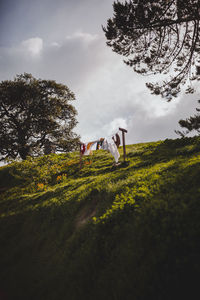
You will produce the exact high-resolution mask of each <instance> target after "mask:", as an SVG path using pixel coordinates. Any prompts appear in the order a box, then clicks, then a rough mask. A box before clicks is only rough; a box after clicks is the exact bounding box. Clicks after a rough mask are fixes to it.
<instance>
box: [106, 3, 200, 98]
mask: <svg viewBox="0 0 200 300" xmlns="http://www.w3.org/2000/svg"><path fill="white" fill-rule="evenodd" d="M113 10H114V16H113V18H110V19H108V21H107V26H106V27H103V30H104V32H105V36H106V38H107V45H108V46H109V47H111V48H112V50H113V51H114V52H116V53H118V54H120V55H123V56H124V57H125V58H126V59H125V60H124V62H125V63H126V64H127V65H128V66H130V67H132V68H133V69H134V71H135V72H137V73H139V74H142V75H150V74H153V75H155V74H161V73H162V74H163V78H162V82H156V83H146V85H147V87H148V88H149V89H150V90H151V92H152V94H156V95H161V96H162V97H165V98H167V100H168V101H170V100H171V99H172V98H173V97H176V96H177V95H178V93H179V92H180V89H181V85H185V83H186V82H187V80H188V79H189V80H195V79H198V76H196V73H195V65H196V67H197V73H198V74H199V75H200V66H198V63H199V62H200V61H199V62H198V59H200V56H199V55H200V37H199V34H200V25H199V21H200V0H156V1H155V0H130V1H129V2H127V1H125V2H124V3H120V2H118V1H117V2H114V3H113ZM170 72H171V75H169V74H170ZM159 77H160V75H159ZM186 92H187V93H193V92H194V88H192V87H191V86H190V85H189V86H188V87H187V89H186Z"/></svg>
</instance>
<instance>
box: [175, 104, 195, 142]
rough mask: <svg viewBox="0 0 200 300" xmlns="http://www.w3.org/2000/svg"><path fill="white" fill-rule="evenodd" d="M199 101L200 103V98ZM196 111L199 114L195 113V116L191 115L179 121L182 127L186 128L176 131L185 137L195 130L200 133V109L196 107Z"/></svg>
mask: <svg viewBox="0 0 200 300" xmlns="http://www.w3.org/2000/svg"><path fill="white" fill-rule="evenodd" d="M198 103H199V104H200V100H198ZM196 111H197V114H195V115H194V116H191V117H189V118H187V119H185V120H183V119H181V120H180V121H179V125H180V127H181V128H184V130H183V131H181V130H175V132H176V133H177V134H179V135H180V136H181V137H185V136H186V135H187V134H188V133H190V132H191V131H193V130H194V131H196V132H197V133H198V134H200V109H199V108H196Z"/></svg>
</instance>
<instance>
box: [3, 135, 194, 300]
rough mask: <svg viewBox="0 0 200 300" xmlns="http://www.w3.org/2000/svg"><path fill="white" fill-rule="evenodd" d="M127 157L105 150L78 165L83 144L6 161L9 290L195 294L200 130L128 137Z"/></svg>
mask: <svg viewBox="0 0 200 300" xmlns="http://www.w3.org/2000/svg"><path fill="white" fill-rule="evenodd" d="M120 153H121V155H122V149H120ZM127 160H128V161H127V162H126V163H122V164H121V165H119V166H115V165H113V158H112V157H111V155H110V154H109V153H107V152H105V151H102V150H99V151H94V153H93V155H92V156H90V157H84V159H83V167H82V169H81V170H80V165H79V155H78V152H74V153H67V154H60V155H56V154H50V155H46V156H43V157H40V158H34V159H33V158H29V159H27V160H26V161H23V162H14V163H11V164H9V165H8V166H4V167H1V168H0V192H1V194H0V227H1V231H0V244H1V247H0V266H1V271H0V295H3V296H2V297H4V298H5V299H11V300H12V299H29V300H31V299H33V300H35V299H38V300H39V299H48V300H57V299H87V300H88V299H95V300H96V299H97V300H98V299H109V300H110V299H119V300H121V299H131V300H140V299H144V300H146V299H148V300H149V299H157V300H161V299H162V300H165V299H167V300H168V299H170V300H172V299H188V298H190V299H194V296H195V298H197V295H196V292H198V279H199V275H200V271H199V270H200V260H199V250H200V249H199V236H200V206H199V199H200V184H199V173H200V138H198V137H194V138H184V139H177V140H165V141H159V142H154V143H145V144H137V145H129V146H127ZM6 297H7V298H6ZM0 298H1V297H0ZM4 298H3V299H4Z"/></svg>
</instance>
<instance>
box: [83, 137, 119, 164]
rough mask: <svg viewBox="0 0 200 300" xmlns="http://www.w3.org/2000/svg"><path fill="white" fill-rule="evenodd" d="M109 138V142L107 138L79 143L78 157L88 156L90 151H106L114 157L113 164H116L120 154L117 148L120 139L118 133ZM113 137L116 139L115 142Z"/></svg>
mask: <svg viewBox="0 0 200 300" xmlns="http://www.w3.org/2000/svg"><path fill="white" fill-rule="evenodd" d="M111 137H112V139H111V140H109V137H107V138H100V139H98V140H95V141H92V142H89V143H81V145H80V155H90V154H91V153H92V150H100V149H102V150H107V151H108V152H110V153H111V154H112V155H113V156H114V159H115V162H116V163H118V160H119V157H120V154H119V151H118V149H117V147H119V145H120V137H119V135H118V133H115V135H112V136H111ZM114 137H116V140H115V139H114Z"/></svg>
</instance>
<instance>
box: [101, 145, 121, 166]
mask: <svg viewBox="0 0 200 300" xmlns="http://www.w3.org/2000/svg"><path fill="white" fill-rule="evenodd" d="M102 149H103V150H107V151H109V152H110V153H111V154H112V155H113V156H114V159H115V162H116V163H118V160H119V158H120V154H119V151H118V150H117V146H116V145H115V143H114V141H109V142H108V141H107V140H106V139H105V140H104V141H103V145H102Z"/></svg>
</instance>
